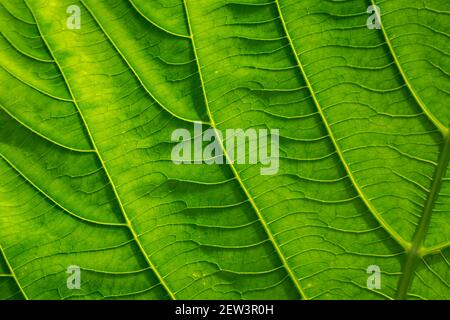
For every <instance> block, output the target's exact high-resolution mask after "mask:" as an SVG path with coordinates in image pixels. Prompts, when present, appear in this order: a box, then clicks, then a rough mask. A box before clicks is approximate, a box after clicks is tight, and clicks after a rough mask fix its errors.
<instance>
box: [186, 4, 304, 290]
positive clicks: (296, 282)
mask: <svg viewBox="0 0 450 320" xmlns="http://www.w3.org/2000/svg"><path fill="white" fill-rule="evenodd" d="M183 4H184V8H185V11H186V19H187V24H188V28H189V34H190V37H191V41H192V47H193V51H194V55H195V61H196V63H197V68H198V73H199V77H200V82H201V84H202V91H203V97H204V103H205V107H206V111H207V114H208V118H209V120H210V126H211V128H213V130H214V133H215V135H216V137H219V136H220V135H219V132H218V130H217V127H216V124H215V122H214V118H213V116H212V113H211V110H210V108H209V100H208V96H207V94H206V87H205V82H204V80H203V73H202V70H201V66H200V60H199V58H198V54H197V47H196V44H195V39H194V33H193V32H192V26H191V18H190V15H189V8H188V4H187V0H183ZM218 141H219V144H220V147H221V149H222V150H223V154H224V155H225V157H226V159H227V163H228V164H229V165H230V168H231V171H232V172H233V175H234V176H235V177H236V180H237V181H238V182H239V185H240V187H241V188H242V190H243V191H244V193H245V196H246V197H247V198H248V200H249V202H250V204H251V206H252V208H253V209H254V211H255V213H256V215H257V216H258V219H259V221H260V222H261V225H262V227H263V228H264V231H265V233H266V235H267V237H268V238H269V240H270V242H271V243H272V245H273V247H274V248H275V251H276V253H277V255H278V257H279V259H280V260H281V263H282V264H283V267H284V268H285V270H286V272H287V273H288V275H289V277H290V279H291V280H292V282H293V284H294V285H295V287H296V289H297V290H298V292H299V293H300V296H301V297H302V298H303V299H307V297H306V294H305V292H304V290H303V288H302V286H301V284H300V282H299V280H298V278H297V276H296V275H295V273H294V271H293V270H292V268H291V267H290V266H289V264H288V261H287V259H286V257H285V256H284V254H283V252H282V251H281V247H280V246H279V245H278V244H277V241H276V240H275V237H274V235H273V234H272V231H271V230H270V227H269V225H268V224H267V222H266V221H265V219H264V217H263V215H262V213H261V211H260V210H259V208H258V206H257V205H256V202H255V200H254V199H253V196H252V195H251V194H250V192H249V191H248V189H247V187H246V186H245V184H244V182H243V180H242V178H241V177H240V175H239V172H238V171H237V170H236V167H235V166H234V164H233V162H232V161H231V159H230V156H229V155H228V152H227V150H226V149H225V146H224V144H223V141H222V140H221V139H218Z"/></svg>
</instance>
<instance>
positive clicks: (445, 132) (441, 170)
mask: <svg viewBox="0 0 450 320" xmlns="http://www.w3.org/2000/svg"><path fill="white" fill-rule="evenodd" d="M371 3H372V5H373V6H376V3H375V1H374V0H371ZM375 14H376V16H377V19H378V22H379V24H380V29H381V32H382V34H383V38H384V41H385V42H386V45H387V46H388V48H389V52H390V54H391V56H392V58H393V59H394V62H395V65H396V66H397V69H398V71H399V72H400V75H401V77H402V79H403V81H404V82H405V84H406V86H407V88H408V90H409V92H410V93H411V94H412V96H413V97H414V100H415V101H416V103H417V104H418V106H419V107H420V109H421V110H422V111H423V113H424V114H425V115H426V116H427V117H428V119H429V120H430V121H431V123H433V125H434V126H435V127H436V129H437V130H438V131H439V132H440V133H441V134H442V139H443V142H442V148H441V151H440V153H439V159H438V165H437V167H436V170H435V173H434V177H433V183H432V185H431V189H430V193H429V194H428V196H427V199H426V202H425V206H424V208H423V212H422V216H421V217H420V220H419V224H418V225H417V227H416V230H415V232H414V236H413V239H412V242H411V247H410V248H409V250H406V258H405V261H404V264H403V268H402V274H401V276H400V280H399V283H398V288H397V296H396V298H397V299H406V298H407V292H408V290H409V288H410V286H411V284H412V280H413V278H414V270H415V268H416V265H417V263H418V262H419V259H420V258H421V257H422V254H421V251H422V250H423V249H424V248H423V247H422V245H423V243H424V241H425V238H426V235H427V230H428V226H429V224H430V220H431V215H432V213H433V207H434V204H435V202H436V199H437V197H438V195H439V191H440V189H441V186H442V181H443V178H444V177H445V173H446V169H447V167H448V165H449V160H450V133H449V129H448V128H447V127H446V126H444V125H443V124H442V123H441V122H440V121H439V120H438V119H437V118H436V117H435V116H434V114H433V113H432V112H431V111H430V110H429V109H428V107H427V106H426V105H425V103H424V102H423V101H422V99H421V98H420V97H419V95H418V94H417V92H416V90H415V89H414V87H413V86H412V84H411V82H410V81H409V79H408V77H407V76H406V73H405V71H404V70H403V67H402V65H401V64H400V61H399V59H398V56H397V54H396V52H395V50H394V46H393V45H392V43H391V40H390V38H389V36H388V34H387V32H386V28H385V27H384V25H383V22H382V20H381V16H380V14H379V12H378V11H376V12H375Z"/></svg>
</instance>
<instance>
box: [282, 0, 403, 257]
mask: <svg viewBox="0 0 450 320" xmlns="http://www.w3.org/2000/svg"><path fill="white" fill-rule="evenodd" d="M275 3H276V6H277V11H278V14H279V16H280V20H281V23H282V25H283V29H284V32H285V34H286V37H287V39H288V41H289V44H290V47H291V49H292V52H293V55H294V58H295V61H296V63H297V65H298V68H299V70H300V72H301V74H302V77H303V79H304V80H305V82H306V85H307V87H308V89H309V91H310V93H311V97H312V99H313V101H314V104H315V105H316V108H317V110H318V112H319V114H320V117H321V119H322V122H323V124H324V126H325V128H326V130H327V133H328V135H329V136H330V139H331V141H332V143H333V146H334V148H335V150H336V152H337V155H338V157H339V160H340V162H341V163H342V165H343V166H344V168H345V171H346V172H347V175H348V177H349V178H350V180H351V182H352V184H353V186H354V187H355V189H356V191H357V192H358V195H359V197H360V198H361V200H362V201H363V202H364V204H365V205H366V207H367V208H368V209H369V210H370V212H371V213H372V215H373V216H374V217H375V219H376V220H377V221H378V223H379V224H380V225H381V226H382V227H383V228H384V230H385V231H386V232H387V233H388V234H389V235H390V236H391V237H392V238H393V239H394V240H395V241H396V242H397V243H398V244H399V245H400V246H401V247H403V249H405V250H408V249H409V248H410V247H411V244H410V243H408V242H407V241H405V240H404V239H403V238H402V237H401V236H400V235H399V234H398V233H397V232H396V231H395V230H394V229H393V228H392V227H391V226H390V225H389V224H387V223H386V221H385V220H384V219H383V217H382V216H381V214H380V213H379V212H378V211H377V209H376V208H375V207H374V206H373V204H372V203H371V201H370V200H369V199H368V198H367V196H366V195H365V193H364V192H363V190H362V189H361V187H360V186H359V184H358V182H357V181H356V178H355V176H354V175H353V172H352V171H351V170H350V167H349V165H348V164H347V161H346V160H345V157H344V154H343V152H342V150H341V148H340V147H339V145H338V143H337V141H336V138H335V137H334V133H333V131H332V129H331V127H330V125H329V123H328V120H327V118H326V117H325V114H324V112H323V108H322V106H321V104H320V103H319V100H318V98H317V95H316V92H315V91H314V89H313V87H312V85H311V82H310V81H309V78H308V76H307V75H306V72H305V68H304V66H303V64H302V62H301V61H300V57H299V55H298V53H297V50H296V49H295V46H294V42H293V41H292V38H291V35H290V33H289V30H288V28H287V25H286V22H285V19H284V15H283V12H282V10H281V6H280V2H279V0H275Z"/></svg>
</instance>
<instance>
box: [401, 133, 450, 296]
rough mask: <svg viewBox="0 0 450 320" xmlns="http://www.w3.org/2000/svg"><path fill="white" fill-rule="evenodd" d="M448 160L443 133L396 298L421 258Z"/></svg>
mask: <svg viewBox="0 0 450 320" xmlns="http://www.w3.org/2000/svg"><path fill="white" fill-rule="evenodd" d="M449 160H450V135H449V133H448V131H447V133H446V134H445V135H444V143H443V147H442V150H441V153H440V155H439V162H438V166H437V168H436V171H435V175H434V178H433V184H432V186H431V190H430V193H429V194H428V197H427V201H426V203H425V207H424V210H423V213H422V216H421V218H420V221H419V224H418V225H417V228H416V230H415V233H414V236H413V240H412V245H411V249H410V250H409V251H408V252H407V255H406V258H405V262H404V265H403V268H402V275H401V276H400V280H399V284H398V289H397V297H396V298H397V299H406V298H407V292H408V289H409V287H410V286H411V283H412V280H413V278H414V270H415V267H416V265H417V263H418V261H419V259H420V258H421V250H422V249H423V247H422V245H423V243H424V241H425V237H426V234H427V230H428V226H429V224H430V220H431V215H432V213H433V207H434V204H435V202H436V199H437V197H438V195H439V191H440V189H441V185H442V181H443V178H444V177H445V173H446V169H447V167H448V165H449Z"/></svg>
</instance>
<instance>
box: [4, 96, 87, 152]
mask: <svg viewBox="0 0 450 320" xmlns="http://www.w3.org/2000/svg"><path fill="white" fill-rule="evenodd" d="M0 109H2V110H3V111H4V112H5V113H7V114H8V115H9V116H10V117H11V118H13V119H14V120H16V121H17V122H18V123H19V124H20V125H22V126H23V127H25V128H27V129H28V130H30V131H31V132H33V133H34V134H36V135H37V136H39V137H41V138H43V139H45V140H47V141H48V142H50V143H53V144H55V145H57V146H59V147H61V148H64V149H67V150H70V151H74V152H80V153H90V152H94V150H90V149H77V148H72V147H69V146H66V145H64V144H62V143H60V142H57V141H55V140H53V139H51V138H49V137H47V136H45V135H44V134H42V133H40V132H38V131H37V130H35V129H33V128H32V127H30V126H29V125H27V124H25V123H24V122H23V121H22V120H20V119H19V118H17V117H16V116H14V115H13V114H12V113H11V112H10V111H9V110H8V109H7V108H5V107H4V106H3V105H2V104H1V103H0Z"/></svg>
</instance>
